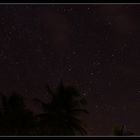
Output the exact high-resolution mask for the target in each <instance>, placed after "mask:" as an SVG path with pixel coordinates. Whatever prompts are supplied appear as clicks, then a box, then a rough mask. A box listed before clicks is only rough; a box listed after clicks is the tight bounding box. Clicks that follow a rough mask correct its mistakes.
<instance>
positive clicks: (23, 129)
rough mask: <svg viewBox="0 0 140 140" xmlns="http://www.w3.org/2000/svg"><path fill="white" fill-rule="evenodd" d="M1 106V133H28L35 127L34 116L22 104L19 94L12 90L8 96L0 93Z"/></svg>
mask: <svg viewBox="0 0 140 140" xmlns="http://www.w3.org/2000/svg"><path fill="white" fill-rule="evenodd" d="M1 100H2V108H1V112H0V134H1V135H29V134H31V130H32V129H33V128H34V127H35V121H34V116H33V114H32V112H31V111H29V110H28V109H27V108H26V107H25V104H24V99H23V97H22V96H21V95H19V94H17V93H16V92H13V93H12V95H11V96H10V97H9V98H8V97H7V96H6V95H1Z"/></svg>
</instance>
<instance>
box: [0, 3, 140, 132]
mask: <svg viewBox="0 0 140 140" xmlns="http://www.w3.org/2000/svg"><path fill="white" fill-rule="evenodd" d="M139 9H140V6H139V5H49V4H48V5H47V4H46V5H0V85H1V88H0V90H1V91H2V92H5V93H6V94H8V92H9V91H11V90H12V89H16V90H18V91H19V92H21V94H24V95H25V96H26V97H27V98H28V99H29V100H30V98H32V97H38V98H41V99H44V98H45V97H44V92H45V86H46V84H50V85H51V86H52V87H55V86H56V85H57V84H58V82H59V81H60V80H61V79H62V80H63V81H64V83H65V84H66V85H69V84H70V85H74V86H76V87H77V88H78V89H79V90H80V92H81V93H82V94H83V95H84V96H86V98H87V101H88V110H89V112H90V115H89V116H88V117H87V119H85V120H86V121H87V123H88V129H89V134H90V135H96V134H97V135H107V134H111V133H112V132H111V131H112V128H113V126H114V125H116V124H125V125H126V126H127V127H128V128H130V129H131V130H132V131H134V132H135V133H136V134H140V129H139V124H138V122H139V121H140V117H139V116H140V111H139V107H140V102H139V101H140V74H139V71H140V65H139V64H140V55H139V52H140V48H139V45H140V40H139V34H140V33H139V29H140V26H139V24H140V18H139V16H140V15H139ZM30 106H31V108H32V109H33V110H34V111H37V108H36V106H34V105H33V104H31V105H30Z"/></svg>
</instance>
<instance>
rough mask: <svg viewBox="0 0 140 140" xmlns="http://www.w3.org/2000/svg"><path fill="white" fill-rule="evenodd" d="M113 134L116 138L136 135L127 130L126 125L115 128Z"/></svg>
mask: <svg viewBox="0 0 140 140" xmlns="http://www.w3.org/2000/svg"><path fill="white" fill-rule="evenodd" d="M113 134H114V135H115V136H131V135H134V133H132V132H130V131H129V130H127V129H126V128H125V126H124V125H121V126H115V127H114V129H113Z"/></svg>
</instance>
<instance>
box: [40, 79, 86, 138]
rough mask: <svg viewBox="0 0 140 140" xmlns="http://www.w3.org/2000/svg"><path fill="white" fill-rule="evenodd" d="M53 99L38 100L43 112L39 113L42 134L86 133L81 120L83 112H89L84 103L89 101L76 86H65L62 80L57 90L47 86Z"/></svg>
mask: <svg viewBox="0 0 140 140" xmlns="http://www.w3.org/2000/svg"><path fill="white" fill-rule="evenodd" d="M47 89H48V93H49V95H51V97H52V100H51V102H49V103H44V102H42V101H40V100H38V101H39V102H40V103H41V105H42V108H43V111H44V112H43V113H41V114H39V115H38V119H39V121H40V130H41V133H40V134H41V135H76V134H77V135H86V134H87V132H86V130H85V129H84V128H83V127H82V121H81V120H80V115H81V113H88V112H87V110H86V109H85V108H83V105H85V104H86V103H87V102H86V100H85V98H84V97H83V96H81V95H80V93H79V92H78V91H77V90H76V89H75V88H74V87H65V86H64V85H63V82H62V81H61V82H60V84H59V85H58V87H57V89H56V91H55V92H54V91H52V90H51V89H50V87H49V86H47Z"/></svg>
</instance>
